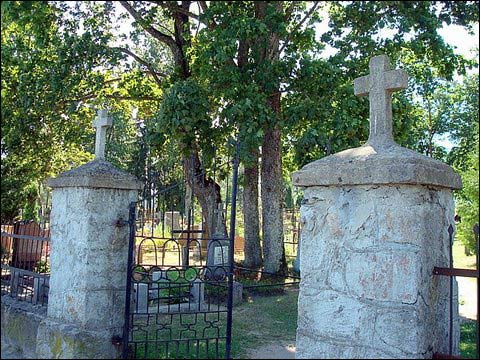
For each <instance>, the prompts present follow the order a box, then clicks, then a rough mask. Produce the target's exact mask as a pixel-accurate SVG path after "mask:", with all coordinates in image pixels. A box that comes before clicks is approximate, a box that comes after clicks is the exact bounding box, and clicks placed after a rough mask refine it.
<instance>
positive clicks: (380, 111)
mask: <svg viewBox="0 0 480 360" xmlns="http://www.w3.org/2000/svg"><path fill="white" fill-rule="evenodd" d="M369 68H370V75H366V76H362V77H359V78H357V79H355V80H354V81H353V88H354V92H355V95H357V96H365V95H370V135H369V137H368V142H369V143H370V144H376V145H381V144H388V143H391V142H393V127H392V93H393V92H394V91H397V90H401V89H405V88H406V87H407V85H408V74H407V73H406V71H404V70H401V69H400V70H390V59H389V58H388V56H386V55H380V56H375V57H373V58H371V59H370V63H369Z"/></svg>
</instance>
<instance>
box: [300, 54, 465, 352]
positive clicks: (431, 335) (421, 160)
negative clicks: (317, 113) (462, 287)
mask: <svg viewBox="0 0 480 360" xmlns="http://www.w3.org/2000/svg"><path fill="white" fill-rule="evenodd" d="M354 85H355V87H354V88H355V93H356V94H357V95H366V94H367V93H368V94H369V96H370V136H369V139H368V142H367V143H366V144H365V145H363V146H361V147H359V148H355V149H349V150H346V151H342V152H340V153H337V154H334V155H331V156H328V157H325V158H323V159H321V160H317V161H315V162H312V163H310V164H308V165H306V166H305V167H303V168H302V169H301V170H300V171H298V172H296V173H294V174H293V176H292V179H293V183H294V184H295V185H296V186H301V187H303V188H304V202H303V205H302V207H301V221H302V234H301V239H302V240H301V242H300V244H301V266H300V270H301V274H302V280H301V283H300V294H299V302H298V328H297V343H296V346H297V353H296V354H297V355H296V356H297V358H317V359H326V358H412V359H418V358H431V357H432V352H434V351H435V352H442V353H448V344H449V324H448V319H449V300H448V299H449V295H450V294H449V279H448V278H447V277H439V276H434V275H432V270H433V268H434V266H440V267H448V266H449V255H448V254H449V250H448V248H449V244H448V241H449V238H448V231H447V228H448V226H449V225H450V224H453V221H454V202H453V196H452V189H458V188H460V187H461V179H460V177H459V176H458V175H457V174H456V173H455V172H454V171H453V170H452V168H450V167H449V166H448V165H446V164H443V163H442V162H440V161H436V160H433V159H431V158H428V157H426V156H423V155H421V154H418V153H416V152H414V151H411V150H408V149H405V148H402V147H400V146H399V145H398V144H396V143H395V142H394V140H393V136H392V117H391V94H392V92H393V91H395V90H399V89H402V88H405V87H406V85H407V75H406V73H405V72H404V71H402V70H390V68H389V61H388V57H386V56H377V57H374V58H372V59H371V60H370V75H368V76H364V77H362V78H359V79H356V80H355V83H354ZM454 315H455V316H456V319H457V320H458V307H457V308H456V309H455V311H454ZM456 346H458V331H456V332H455V334H454V348H455V347H456Z"/></svg>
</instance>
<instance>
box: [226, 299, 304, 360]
mask: <svg viewBox="0 0 480 360" xmlns="http://www.w3.org/2000/svg"><path fill="white" fill-rule="evenodd" d="M297 299H298V292H297V291H293V290H292V291H290V290H287V291H286V292H285V295H278V296H269V297H266V296H262V297H260V296H259V297H252V298H249V299H248V300H247V301H246V302H245V303H243V304H242V305H240V306H238V307H235V308H234V310H233V327H232V356H233V357H234V358H236V359H243V358H245V357H246V356H247V354H248V353H249V350H253V349H255V348H258V347H260V346H262V345H263V344H268V343H271V342H272V341H273V342H279V341H295V334H296V329H297ZM280 329H281V331H279V330H280Z"/></svg>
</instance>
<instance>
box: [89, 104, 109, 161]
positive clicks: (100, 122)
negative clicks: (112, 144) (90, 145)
mask: <svg viewBox="0 0 480 360" xmlns="http://www.w3.org/2000/svg"><path fill="white" fill-rule="evenodd" d="M93 126H94V127H95V128H96V130H97V133H96V138H95V159H105V138H106V135H107V127H110V126H112V118H109V117H108V116H107V110H105V109H102V110H98V111H97V117H96V118H95V120H94V121H93Z"/></svg>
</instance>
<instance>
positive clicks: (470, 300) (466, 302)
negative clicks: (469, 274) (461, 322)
mask: <svg viewBox="0 0 480 360" xmlns="http://www.w3.org/2000/svg"><path fill="white" fill-rule="evenodd" d="M457 282H458V298H459V303H460V304H459V306H458V311H459V313H460V316H463V317H466V318H468V319H471V320H475V319H476V318H477V300H478V299H477V284H476V281H475V279H470V278H462V277H457Z"/></svg>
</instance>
